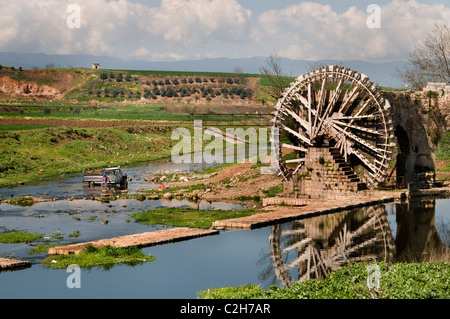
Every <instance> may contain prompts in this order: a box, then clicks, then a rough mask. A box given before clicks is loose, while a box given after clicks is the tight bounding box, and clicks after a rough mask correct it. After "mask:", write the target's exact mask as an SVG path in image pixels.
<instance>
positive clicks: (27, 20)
mask: <svg viewBox="0 0 450 319" xmlns="http://www.w3.org/2000/svg"><path fill="white" fill-rule="evenodd" d="M370 4H376V5H378V6H379V9H380V10H379V16H377V12H376V11H373V10H369V12H368V7H369V5H370ZM70 5H75V7H78V8H79V9H80V11H79V15H78V12H77V10H75V9H73V8H74V6H70ZM0 8H1V10H0V51H1V52H21V53H24V52H26V53H47V54H90V55H97V56H111V57H116V58H121V59H124V60H129V59H140V60H149V61H173V60H182V59H201V58H206V57H230V58H233V57H236V58H237V57H239V58H244V57H252V56H268V55H269V54H278V55H280V56H284V57H288V58H291V59H305V60H320V59H341V60H349V59H361V60H366V61H380V62H384V61H397V60H404V59H405V58H406V57H407V55H408V53H409V52H411V50H412V49H413V48H414V46H415V45H417V43H418V42H419V41H421V40H423V39H424V38H425V37H426V35H427V33H429V32H430V31H431V30H432V28H433V26H434V24H435V23H442V22H444V23H450V1H449V0H370V1H366V0H362V1H361V0H360V1H357V0H334V1H326V0H317V1H299V0H278V1H273V0H118V1H116V0H115V1H109V0H14V1H11V0H0ZM68 9H69V10H68ZM378 17H379V19H377V18H378ZM374 19H375V20H374ZM368 21H369V25H370V26H372V27H369V26H368ZM77 22H79V25H77ZM375 23H378V25H379V28H374V27H373V26H377V25H376V24H375Z"/></svg>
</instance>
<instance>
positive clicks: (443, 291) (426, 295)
mask: <svg viewBox="0 0 450 319" xmlns="http://www.w3.org/2000/svg"><path fill="white" fill-rule="evenodd" d="M378 266H379V267H380V270H381V276H382V278H381V282H380V289H379V290H378V294H377V293H376V292H375V289H369V288H368V287H367V277H368V270H367V267H368V264H366V263H353V264H350V265H347V266H345V267H343V268H341V269H339V270H336V271H334V272H332V273H331V274H329V275H328V276H327V277H326V278H325V279H323V280H320V279H310V280H307V281H304V282H302V283H294V284H292V286H291V287H289V288H280V287H278V286H272V287H270V288H269V289H267V290H264V289H262V288H261V287H260V286H258V285H254V284H248V285H245V286H240V287H223V288H216V289H209V290H207V291H200V292H198V295H199V296H200V297H202V298H204V299H361V298H364V299H370V298H375V297H378V298H387V299H448V298H450V290H449V289H448V287H450V263H444V262H438V263H414V264H403V263H397V264H394V265H393V266H388V265H387V264H386V263H379V264H378Z"/></svg>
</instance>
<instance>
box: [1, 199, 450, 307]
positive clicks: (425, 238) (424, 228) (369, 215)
mask: <svg viewBox="0 0 450 319" xmlns="http://www.w3.org/2000/svg"><path fill="white" fill-rule="evenodd" d="M71 203H72V204H73V205H74V206H73V207H72V208H71V209H72V210H75V209H81V208H83V207H85V205H88V206H89V204H92V205H94V203H91V202H90V201H74V202H71ZM66 204H67V203H66ZM121 204H123V203H120V202H119V201H118V202H117V204H116V205H115V206H113V207H109V209H110V210H112V209H118V210H121V208H120V206H121ZM133 204H135V205H136V206H133V210H139V209H142V208H143V207H142V206H140V205H151V204H155V203H151V202H150V201H148V202H142V203H138V202H131V201H128V202H126V205H127V207H126V208H130V207H131V206H132V205H133ZM171 204H175V203H171ZM178 204H179V203H178ZM61 205H62V204H61ZM95 205H99V204H98V203H97V204H95ZM186 205H188V203H186ZM203 205H213V204H209V203H204V204H203ZM0 207H1V208H2V210H3V209H5V211H3V213H2V216H1V217H0V220H1V221H2V223H3V222H6V223H7V224H8V225H11V226H12V225H14V224H15V223H16V222H17V223H19V222H20V221H21V223H22V224H21V225H23V227H24V228H28V229H30V230H31V229H41V230H42V229H44V228H46V229H48V228H51V227H54V226H53V225H59V226H60V227H55V229H57V228H61V229H63V230H65V231H67V232H70V231H72V230H73V229H74V227H73V225H71V224H70V223H67V224H68V225H64V222H62V221H58V219H59V218H63V219H64V218H66V222H67V218H68V216H67V213H64V212H62V211H60V209H61V207H53V208H52V209H50V208H49V207H47V210H46V211H45V212H44V211H41V210H40V209H39V206H37V207H35V206H33V207H31V208H28V210H26V211H24V210H22V212H19V210H20V209H17V208H16V211H15V212H14V210H15V208H12V207H9V206H3V204H2V205H0ZM147 207H148V206H147ZM147 207H146V208H147ZM101 208H104V207H101ZM126 208H125V207H123V210H124V211H125V210H126ZM96 209H98V207H97V208H96V207H94V206H90V207H89V208H87V207H85V210H84V213H83V215H82V217H80V218H81V221H78V220H77V221H74V222H73V223H75V224H77V223H83V225H85V227H83V228H82V227H79V229H80V230H81V234H82V235H83V236H86V237H84V238H83V240H84V239H85V238H95V237H105V234H106V233H107V232H108V231H111V233H115V234H116V233H117V232H123V233H127V232H128V231H129V232H136V231H141V230H144V229H145V230H149V229H152V228H154V227H156V226H142V225H137V224H135V223H133V222H131V223H126V222H125V221H124V220H123V218H124V216H122V217H118V216H120V215H121V214H122V212H117V213H114V217H111V216H113V214H110V215H109V216H108V218H109V219H111V222H110V223H108V224H107V225H104V224H102V223H101V222H99V221H97V222H95V221H94V222H91V224H89V223H90V222H89V221H87V220H86V218H87V217H88V216H89V214H93V213H94V210H96ZM6 211H8V213H6ZM121 211H122V210H121ZM36 213H42V214H46V216H45V217H42V218H40V219H36V216H35V215H34V214H36ZM123 213H124V212H123ZM84 214H85V215H84ZM115 214H117V215H115ZM8 215H11V216H8ZM14 215H15V216H14ZM73 216H75V215H72V217H70V218H73ZM116 217H117V218H118V219H117V220H114V218H116ZM9 218H10V219H9ZM26 219H28V220H30V221H26ZM44 220H47V221H48V224H49V225H45V224H44V223H43V222H41V221H44ZM34 222H36V223H37V224H36V225H33V226H31V224H34ZM16 225H17V224H16ZM78 225H81V224H78ZM89 227H91V228H90V229H89ZM449 229H450V199H427V200H420V201H411V202H409V203H404V204H394V203H390V204H386V205H378V206H373V207H364V208H360V209H355V210H351V211H344V212H339V213H335V214H330V215H324V216H316V217H312V218H306V219H299V220H296V221H292V222H289V223H283V224H279V225H274V226H270V227H264V228H261V229H255V230H239V231H222V232H221V233H220V234H219V235H216V236H211V237H205V238H198V239H193V240H188V241H184V242H179V243H173V244H167V245H161V246H155V247H149V248H145V249H144V251H145V252H146V253H148V254H152V255H153V256H155V257H156V258H157V260H156V261H153V262H150V263H145V264H143V265H139V266H136V267H130V266H125V265H117V266H115V267H113V268H112V269H110V270H108V271H105V270H100V269H91V270H82V272H81V288H72V289H70V288H68V287H67V284H66V280H67V278H68V276H69V273H67V272H66V271H65V270H51V269H47V268H45V267H43V266H42V265H40V264H39V262H38V259H36V260H35V261H34V262H35V264H34V265H33V266H32V267H31V268H29V269H25V270H20V271H14V272H8V273H1V274H0V298H135V299H141V298H153V299H166V298H170V299H174V298H197V295H196V292H197V291H200V290H205V289H208V288H214V287H221V286H231V285H233V286H234V285H245V284H248V283H253V284H259V285H261V286H262V287H263V288H268V287H269V286H270V285H272V284H276V285H280V286H284V285H289V284H291V283H292V282H295V281H303V280H305V279H308V278H317V277H323V276H326V275H327V272H329V271H331V269H332V268H333V269H335V268H336V269H337V268H339V267H342V266H344V265H345V264H347V263H348V262H351V261H358V260H359V261H364V260H378V261H388V262H393V263H395V262H399V261H401V262H417V261H424V260H429V259H430V258H431V259H435V260H436V259H439V258H442V256H444V255H447V256H448V250H449V245H450V232H449ZM342 238H346V240H345V241H343V240H342ZM77 240H79V239H77ZM14 246H16V245H11V246H9V247H14ZM10 249H12V250H14V248H10ZM0 251H2V252H5V246H4V245H3V246H1V247H0ZM306 252H307V253H308V254H306ZM302 256H303V257H305V256H315V257H314V258H315V259H314V260H315V261H316V262H317V264H320V263H322V264H323V265H328V266H329V267H318V268H314V267H310V268H307V267H305V264H306V263H307V262H308V260H309V261H310V265H312V263H311V261H312V259H311V260H310V259H308V258H304V259H302V258H299V257H302ZM327 256H328V257H327ZM18 257H23V256H20V253H18ZM309 258H311V257H309ZM307 269H311V271H310V272H308V271H307Z"/></svg>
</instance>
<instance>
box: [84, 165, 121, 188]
mask: <svg viewBox="0 0 450 319" xmlns="http://www.w3.org/2000/svg"><path fill="white" fill-rule="evenodd" d="M83 175H84V177H83V183H86V184H88V185H89V186H95V185H105V186H121V187H126V186H128V176H127V174H125V173H124V172H122V170H121V169H120V167H108V168H103V169H91V170H84V171H83Z"/></svg>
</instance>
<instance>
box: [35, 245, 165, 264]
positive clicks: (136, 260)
mask: <svg viewBox="0 0 450 319" xmlns="http://www.w3.org/2000/svg"><path fill="white" fill-rule="evenodd" d="M153 260H156V258H155V257H153V256H151V255H146V254H144V253H143V252H142V250H140V249H139V248H136V247H124V248H122V247H112V246H104V247H101V248H96V247H94V246H92V245H88V246H87V247H86V249H85V250H84V251H82V252H81V253H79V254H76V255H57V256H49V257H47V258H45V259H44V260H43V261H42V263H43V264H44V265H46V266H47V267H49V268H53V269H66V268H67V267H68V266H69V265H73V264H75V265H78V266H79V267H81V268H86V269H90V268H94V267H99V268H100V267H101V268H103V269H110V268H112V267H113V266H114V265H116V264H125V265H130V266H136V265H138V264H142V263H144V262H149V261H153Z"/></svg>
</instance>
